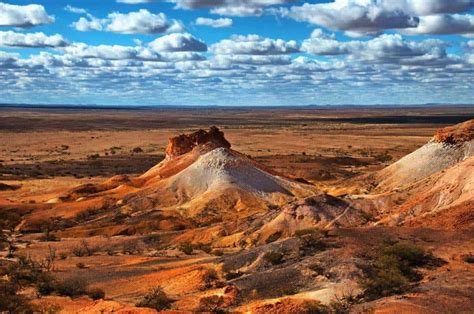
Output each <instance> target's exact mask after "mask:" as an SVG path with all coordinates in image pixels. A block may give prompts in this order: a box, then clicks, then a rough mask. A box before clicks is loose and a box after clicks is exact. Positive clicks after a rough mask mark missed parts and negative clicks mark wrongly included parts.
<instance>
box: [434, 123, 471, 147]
mask: <svg viewBox="0 0 474 314" xmlns="http://www.w3.org/2000/svg"><path fill="white" fill-rule="evenodd" d="M473 139H474V120H468V121H466V122H464V123H460V124H456V125H453V126H450V127H446V128H443V129H439V130H438V131H436V134H435V136H434V140H435V141H436V142H438V143H448V144H458V143H463V142H467V141H471V140H473Z"/></svg>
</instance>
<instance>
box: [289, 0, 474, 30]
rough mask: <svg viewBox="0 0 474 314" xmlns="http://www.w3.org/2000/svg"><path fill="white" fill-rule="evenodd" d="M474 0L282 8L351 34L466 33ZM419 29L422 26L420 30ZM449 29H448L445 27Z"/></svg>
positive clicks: (360, 1)
mask: <svg viewBox="0 0 474 314" xmlns="http://www.w3.org/2000/svg"><path fill="white" fill-rule="evenodd" d="M473 7H474V0H453V1H445V0H378V1H375V0H335V1H334V2H330V3H318V4H311V3H305V4H303V5H301V6H293V7H291V8H290V9H281V10H280V13H281V14H282V15H283V16H287V17H290V18H293V19H295V20H298V21H305V22H308V23H311V24H315V25H321V26H324V27H327V28H330V29H333V30H338V31H344V32H346V34H347V35H349V36H362V35H376V34H379V33H381V32H383V31H384V30H388V29H395V30H407V32H409V31H411V30H413V29H415V30H414V31H412V32H414V33H426V34H451V33H466V32H468V31H466V28H469V25H468V24H469V23H470V21H469V19H470V17H471V16H470V15H449V14H451V13H461V12H466V11H468V10H470V9H472V8H473ZM417 29H418V30H417ZM444 29H445V30H444Z"/></svg>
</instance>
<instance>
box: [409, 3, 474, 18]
mask: <svg viewBox="0 0 474 314" xmlns="http://www.w3.org/2000/svg"><path fill="white" fill-rule="evenodd" d="M405 6H406V7H407V9H408V10H411V11H412V12H413V13H414V14H418V15H422V16H423V15H434V14H442V13H460V12H466V11H468V10H469V9H471V8H472V7H474V1H473V0H449V1H447V0H407V3H406V5H405Z"/></svg>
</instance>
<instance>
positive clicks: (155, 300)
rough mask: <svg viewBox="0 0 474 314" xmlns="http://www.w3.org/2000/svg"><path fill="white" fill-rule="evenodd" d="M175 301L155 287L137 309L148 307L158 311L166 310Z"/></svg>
mask: <svg viewBox="0 0 474 314" xmlns="http://www.w3.org/2000/svg"><path fill="white" fill-rule="evenodd" d="M171 303H173V300H171V299H170V298H168V296H167V295H166V293H165V292H164V291H163V290H162V289H161V288H160V287H155V288H153V289H151V290H150V291H149V292H148V293H147V294H146V295H145V296H144V297H143V299H141V300H140V301H139V302H138V303H137V304H136V306H137V307H148V308H152V309H155V310H157V311H162V310H166V309H168V308H169V307H170V306H171Z"/></svg>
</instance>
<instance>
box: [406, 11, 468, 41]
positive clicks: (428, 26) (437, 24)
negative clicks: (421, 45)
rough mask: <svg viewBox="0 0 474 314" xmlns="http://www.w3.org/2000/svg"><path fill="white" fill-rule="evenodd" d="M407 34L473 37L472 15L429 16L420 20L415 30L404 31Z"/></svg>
mask: <svg viewBox="0 0 474 314" xmlns="http://www.w3.org/2000/svg"><path fill="white" fill-rule="evenodd" d="M404 32H405V33H407V34H440V35H446V34H461V35H468V36H474V15H470V14H453V15H447V14H443V15H429V16H423V17H421V18H420V24H419V25H418V27H416V28H409V29H407V30H405V31H404Z"/></svg>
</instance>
